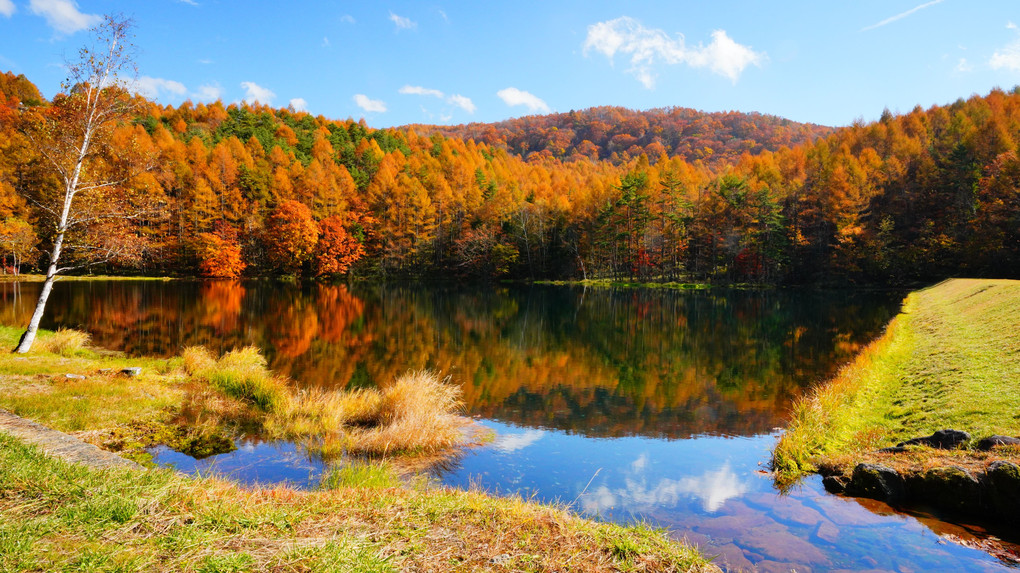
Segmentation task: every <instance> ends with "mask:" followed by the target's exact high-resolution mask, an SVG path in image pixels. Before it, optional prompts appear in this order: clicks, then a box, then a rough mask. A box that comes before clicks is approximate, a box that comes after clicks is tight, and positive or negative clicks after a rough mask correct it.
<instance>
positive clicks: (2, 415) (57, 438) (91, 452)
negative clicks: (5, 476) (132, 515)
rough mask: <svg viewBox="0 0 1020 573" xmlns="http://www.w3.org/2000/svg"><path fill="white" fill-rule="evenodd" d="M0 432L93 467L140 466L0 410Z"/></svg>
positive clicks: (51, 453) (48, 452)
mask: <svg viewBox="0 0 1020 573" xmlns="http://www.w3.org/2000/svg"><path fill="white" fill-rule="evenodd" d="M0 432H6V433H8V434H11V435H12V436H14V437H16V438H18V439H20V440H21V441H23V442H26V443H29V444H32V445H35V446H38V447H39V448H41V449H42V450H43V451H44V452H46V453H47V454H49V455H51V456H54V457H57V458H60V459H62V460H64V461H68V462H71V463H75V464H84V465H86V466H90V467H93V468H100V469H101V468H112V467H127V468H134V469H144V468H143V467H142V466H141V465H139V464H138V463H135V462H133V461H131V460H126V459H124V458H122V457H120V456H118V455H117V454H114V453H111V452H108V451H106V450H101V449H99V448H97V447H96V446H93V445H92V444H87V443H85V442H83V441H81V440H79V439H78V438H75V437H73V436H69V435H67V434H65V433H63V432H58V431H56V430H53V429H50V428H47V427H46V426H43V425H41V424H36V423H35V422H32V421H29V420H26V419H24V418H21V417H19V416H15V415H14V414H11V413H10V412H8V411H7V410H3V409H0Z"/></svg>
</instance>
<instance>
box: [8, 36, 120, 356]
mask: <svg viewBox="0 0 1020 573" xmlns="http://www.w3.org/2000/svg"><path fill="white" fill-rule="evenodd" d="M131 26H132V23H131V21H130V20H128V19H124V18H119V17H114V16H105V17H104V20H103V22H102V23H101V24H100V25H98V26H97V27H96V28H94V29H93V30H92V31H91V42H90V43H89V44H88V45H86V46H85V47H83V48H82V49H81V50H80V51H79V53H78V59H77V61H74V62H68V65H67V72H68V76H67V79H66V80H65V82H64V84H63V85H62V87H63V90H64V92H65V93H64V94H62V95H59V96H57V97H55V98H54V101H53V103H52V105H51V106H49V108H48V109H47V110H46V111H45V112H43V114H42V116H41V117H39V118H38V119H37V120H36V121H35V122H33V126H32V127H31V128H30V130H31V134H30V135H31V137H32V139H33V141H34V142H35V143H36V147H37V150H38V152H39V153H40V155H41V156H42V157H43V158H45V160H46V161H47V162H48V163H49V165H50V166H51V167H52V168H53V170H54V172H55V173H56V175H57V178H58V180H59V181H60V183H61V184H62V187H63V189H62V192H60V191H58V192H57V193H55V194H53V196H52V197H46V196H40V198H39V199H36V200H35V201H34V203H35V206H36V207H37V208H38V209H40V210H42V211H43V212H44V213H45V214H46V215H47V219H48V220H52V221H53V224H54V228H53V229H52V233H53V234H52V241H53V242H52V249H51V250H50V253H49V266H48V267H47V270H46V281H45V282H44V283H43V287H42V290H41V291H40V293H39V302H38V303H37V304H36V307H35V312H34V313H32V319H31V321H30V322H29V324H28V329H27V330H26V331H25V333H24V334H23V335H22V337H21V341H20V342H19V343H18V346H17V348H16V349H15V352H22V353H23V352H28V350H29V349H30V348H31V347H32V343H33V342H34V341H35V336H36V332H37V331H38V329H39V322H40V321H41V320H42V317H43V312H44V311H45V309H46V300H47V299H48V298H49V296H50V292H51V291H52V290H53V281H54V279H56V277H57V275H58V274H60V273H61V272H64V271H67V270H69V268H67V267H61V266H60V257H61V253H62V251H63V249H64V247H65V239H66V237H67V235H68V232H69V231H71V230H72V229H74V228H75V227H84V226H89V225H95V224H97V222H99V221H102V220H103V219H104V218H107V217H113V216H116V217H124V216H130V215H129V214H127V213H126V212H124V211H122V210H120V209H116V208H114V209H113V210H111V206H112V205H115V204H116V201H114V200H112V199H113V198H114V196H115V195H116V194H117V193H118V192H120V191H121V190H120V187H121V186H122V185H123V184H124V183H125V181H126V176H118V175H115V173H118V172H117V171H116V170H111V169H110V166H109V161H108V159H109V153H110V150H111V146H110V139H111V136H112V133H113V130H114V128H115V127H116V126H117V125H119V124H121V123H122V122H123V121H125V120H126V119H127V118H129V117H130V115H131V111H132V108H131V98H130V97H129V94H128V93H127V92H126V90H125V89H124V85H123V82H124V81H125V80H133V79H135V77H136V70H135V66H134V45H133V44H132V42H131ZM127 76H130V77H127ZM101 248H102V249H103V250H105V251H106V253H105V254H106V255H107V258H109V256H110V255H111V254H112V251H114V250H116V248H115V247H113V246H112V245H111V244H110V243H109V242H108V241H107V242H106V244H105V245H104V246H102V247H101Z"/></svg>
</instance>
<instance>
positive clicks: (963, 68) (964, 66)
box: [956, 58, 974, 74]
mask: <svg viewBox="0 0 1020 573" xmlns="http://www.w3.org/2000/svg"><path fill="white" fill-rule="evenodd" d="M973 70H974V66H972V65H970V62H968V61H967V58H960V61H958V62H956V71H957V72H959V73H961V74H964V73H967V72H970V71H973Z"/></svg>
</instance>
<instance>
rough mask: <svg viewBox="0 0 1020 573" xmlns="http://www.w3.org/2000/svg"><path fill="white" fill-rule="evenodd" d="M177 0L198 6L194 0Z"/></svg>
mask: <svg viewBox="0 0 1020 573" xmlns="http://www.w3.org/2000/svg"><path fill="white" fill-rule="evenodd" d="M177 1H178V2H180V3H181V4H187V5H189V6H198V2H195V0H177Z"/></svg>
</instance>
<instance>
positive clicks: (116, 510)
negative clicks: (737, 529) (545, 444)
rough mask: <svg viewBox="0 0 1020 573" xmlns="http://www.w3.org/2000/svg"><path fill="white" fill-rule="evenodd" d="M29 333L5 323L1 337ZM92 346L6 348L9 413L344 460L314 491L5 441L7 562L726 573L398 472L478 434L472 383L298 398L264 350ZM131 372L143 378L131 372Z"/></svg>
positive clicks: (428, 382)
mask: <svg viewBox="0 0 1020 573" xmlns="http://www.w3.org/2000/svg"><path fill="white" fill-rule="evenodd" d="M19 335H20V331H19V330H16V329H0V345H3V346H4V347H6V348H11V347H12V346H13V345H14V342H15V341H16V340H17V338H18V336H19ZM86 343H87V337H84V336H82V335H81V334H80V333H76V332H73V331H62V332H58V333H52V332H43V333H41V334H40V337H39V340H38V342H37V345H36V348H35V349H34V350H33V352H32V353H29V354H28V355H16V354H11V353H9V352H0V407H3V408H5V409H8V410H11V411H13V412H15V413H17V414H19V415H21V416H24V417H26V418H30V419H33V420H35V421H38V422H41V423H43V424H46V425H48V426H51V427H54V428H56V429H60V430H63V431H66V432H70V433H73V434H75V435H77V436H79V437H81V438H83V439H86V440H87V441H90V442H92V443H95V444H97V445H100V446H101V447H106V448H107V449H113V450H120V451H122V452H125V453H129V454H133V457H135V458H136V459H138V458H141V461H145V459H144V458H145V456H144V447H145V446H147V445H150V444H153V443H165V444H168V445H171V447H174V448H175V449H179V450H183V451H190V452H191V453H195V454H204V453H210V452H211V451H214V450H216V449H217V448H219V447H220V446H222V445H223V444H224V443H226V444H228V445H229V444H230V443H231V438H232V437H234V436H235V435H237V434H239V433H245V432H258V433H259V435H261V436H263V437H269V438H273V437H276V438H286V439H295V440H299V441H301V440H303V443H305V444H306V446H307V447H308V448H309V450H312V451H315V452H318V453H321V454H323V455H324V457H327V458H329V457H336V459H337V463H336V464H335V465H334V467H333V469H332V470H331V471H330V472H327V474H326V476H325V477H324V478H323V479H322V484H321V487H320V488H319V490H317V491H297V490H294V489H290V488H287V487H277V488H266V489H259V488H245V487H241V486H238V485H236V484H232V483H230V482H227V481H224V480H218V479H214V478H202V479H193V478H188V477H184V476H181V475H178V474H176V473H174V472H171V471H168V470H161V469H152V470H149V471H130V470H90V469H88V468H84V467H81V466H74V465H70V464H67V463H64V462H61V461H59V460H55V459H52V458H49V457H46V456H44V455H42V454H41V453H40V452H39V451H38V450H36V449H34V448H32V447H27V446H24V445H22V444H20V443H19V442H17V441H15V440H14V439H12V438H10V437H9V436H7V435H6V434H3V433H0V570H2V571H51V570H89V571H136V570H154V571H207V572H213V571H265V570H273V571H397V570H419V571H458V570H459V571H476V570H496V571H500V570H513V571H562V570H571V571H604V570H621V571H715V570H717V569H716V568H714V567H712V566H711V565H709V564H708V563H707V562H706V560H705V559H703V558H702V557H701V556H700V555H699V554H698V553H697V551H695V550H693V549H692V548H690V547H689V546H687V545H684V544H682V543H679V542H677V541H674V540H672V539H671V538H670V537H669V536H668V535H666V534H665V533H663V532H661V531H656V530H652V529H650V528H647V527H642V526H635V527H620V526H617V525H612V524H601V523H595V522H592V521H589V520H585V519H581V518H579V517H577V516H575V515H573V514H571V513H569V512H567V511H565V510H563V509H561V508H556V507H550V506H543V505H538V504H534V503H530V502H527V501H525V500H522V499H520V498H516V497H511V498H494V497H490V496H487V495H485V494H483V493H480V492H472V491H458V490H452V489H446V488H438V487H436V486H434V485H430V484H429V483H428V482H427V481H425V480H424V479H411V480H408V479H401V478H399V477H398V473H399V472H398V471H397V469H396V467H397V466H395V465H394V462H393V461H392V460H394V459H395V458H394V457H393V454H395V453H402V454H405V455H419V456H420V455H421V454H430V453H432V454H433V455H434V454H435V452H443V451H446V450H448V449H449V447H450V446H451V445H454V443H455V442H456V443H462V441H463V439H462V436H463V433H462V427H461V421H460V419H459V418H458V417H456V416H455V415H454V411H455V409H456V406H457V404H458V397H459V395H458V394H457V392H456V391H455V390H459V389H457V388H456V387H454V386H452V385H450V384H449V383H448V382H447V381H445V380H442V379H440V378H438V377H436V376H435V375H432V374H430V373H422V372H412V373H409V374H408V375H407V376H404V377H402V378H400V379H399V380H397V381H394V382H393V383H391V384H389V385H386V386H384V387H383V388H381V389H380V390H358V391H355V392H324V391H311V392H308V391H296V390H293V389H292V388H293V386H292V385H290V384H289V383H288V382H287V381H286V380H282V379H280V378H279V377H277V376H275V375H274V374H273V373H272V372H270V371H269V370H267V369H266V364H265V360H264V359H263V358H262V356H261V355H260V354H259V353H258V352H257V350H255V349H254V348H242V349H237V350H235V351H232V352H228V353H226V354H224V355H223V356H220V357H216V356H213V355H211V354H210V353H209V352H207V351H206V350H204V349H201V348H190V349H186V350H185V352H184V353H183V354H182V356H180V357H176V358H171V359H153V358H127V357H124V356H122V355H119V354H117V353H112V352H106V351H102V350H97V349H94V348H89V347H88V346H87V344H86ZM128 367H140V368H141V374H140V375H138V376H134V377H128V376H126V375H124V374H121V373H120V371H121V370H122V369H125V368H128ZM68 374H70V375H71V377H68V376H67V375H68ZM348 453H359V454H363V453H368V454H374V455H376V456H379V455H384V457H377V458H376V461H372V462H365V461H352V458H349V457H344V456H343V454H348ZM357 459H362V458H357ZM396 459H397V460H398V461H399V460H401V459H405V458H396Z"/></svg>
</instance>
